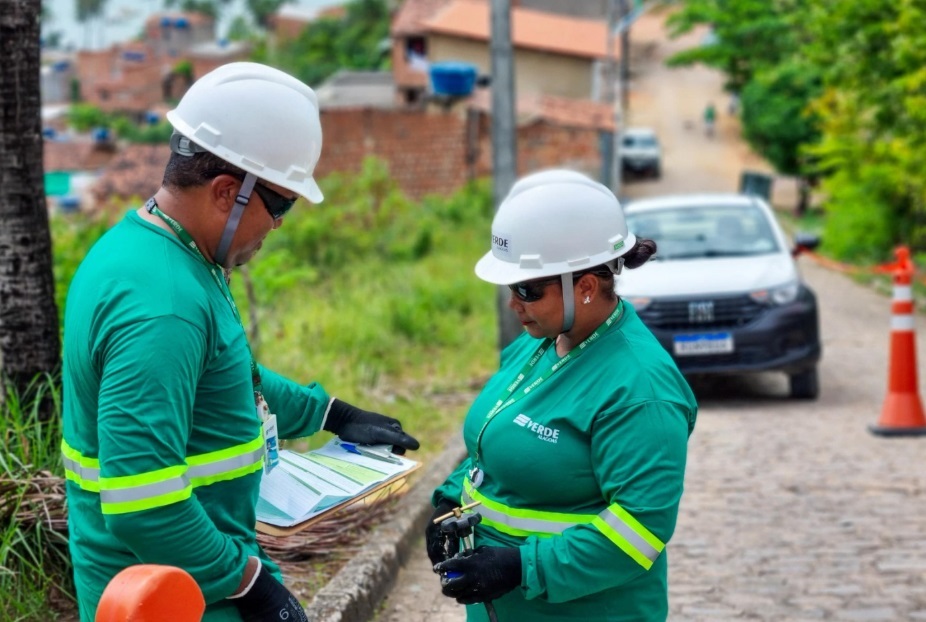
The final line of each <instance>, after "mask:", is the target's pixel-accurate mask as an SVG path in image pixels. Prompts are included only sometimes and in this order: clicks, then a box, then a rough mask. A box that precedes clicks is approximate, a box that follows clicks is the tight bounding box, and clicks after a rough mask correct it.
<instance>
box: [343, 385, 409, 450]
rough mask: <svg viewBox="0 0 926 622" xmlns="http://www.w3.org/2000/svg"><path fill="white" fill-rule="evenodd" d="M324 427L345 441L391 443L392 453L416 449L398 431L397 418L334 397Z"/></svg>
mask: <svg viewBox="0 0 926 622" xmlns="http://www.w3.org/2000/svg"><path fill="white" fill-rule="evenodd" d="M325 429H326V430H327V431H329V432H334V433H335V434H336V435H337V436H338V438H340V439H341V440H342V441H347V442H349V443H362V444H364V445H379V444H386V445H392V451H393V453H396V454H399V455H401V454H404V453H405V450H406V449H418V441H416V440H415V439H414V437H412V436H409V435H408V434H406V433H405V432H403V431H402V424H401V423H399V421H398V419H393V418H392V417H387V416H386V415H380V414H379V413H374V412H370V411H368V410H361V409H359V408H357V407H356V406H351V405H350V404H348V403H347V402H342V401H341V400H339V399H337V398H335V399H333V400H331V407H330V408H329V409H328V419H327V420H326V421H325Z"/></svg>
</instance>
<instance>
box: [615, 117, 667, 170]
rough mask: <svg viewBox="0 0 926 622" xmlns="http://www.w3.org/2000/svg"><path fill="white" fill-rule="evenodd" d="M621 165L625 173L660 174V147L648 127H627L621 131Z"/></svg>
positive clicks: (653, 132) (657, 139)
mask: <svg viewBox="0 0 926 622" xmlns="http://www.w3.org/2000/svg"><path fill="white" fill-rule="evenodd" d="M620 154H621V166H622V168H623V172H624V173H625V174H627V173H632V174H637V175H645V174H649V175H652V176H653V177H655V178H657V179H658V178H659V176H660V175H662V147H661V146H660V145H659V138H658V137H657V136H656V132H655V131H653V130H652V129H650V128H648V127H629V128H627V129H625V130H624V131H623V132H622V133H621V148H620Z"/></svg>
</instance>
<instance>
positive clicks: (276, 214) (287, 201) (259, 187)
mask: <svg viewBox="0 0 926 622" xmlns="http://www.w3.org/2000/svg"><path fill="white" fill-rule="evenodd" d="M254 192H256V193H257V196H259V197H260V200H261V201H263V202H264V207H266V208H267V211H268V212H269V213H270V216H271V217H272V218H273V219H274V220H279V219H280V218H283V216H285V215H286V212H288V211H289V210H291V209H292V208H293V205H294V204H295V203H296V199H298V198H299V197H298V196H295V197H292V198H289V197H284V196H283V195H282V194H280V193H279V192H277V191H276V190H273V189H272V188H268V187H267V186H264V185H263V184H254Z"/></svg>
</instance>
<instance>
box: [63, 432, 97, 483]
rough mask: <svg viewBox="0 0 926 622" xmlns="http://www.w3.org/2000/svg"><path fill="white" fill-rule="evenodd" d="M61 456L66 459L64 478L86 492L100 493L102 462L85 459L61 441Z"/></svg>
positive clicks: (94, 459)
mask: <svg viewBox="0 0 926 622" xmlns="http://www.w3.org/2000/svg"><path fill="white" fill-rule="evenodd" d="M61 454H62V456H63V457H64V477H65V479H69V480H71V481H72V482H74V483H75V484H77V485H78V486H80V487H81V488H83V489H84V490H87V491H89V492H100V461H99V460H97V459H96V458H85V457H84V456H82V455H80V452H79V451H77V450H76V449H74V448H72V447H71V446H70V445H68V444H67V443H66V442H65V441H64V439H61Z"/></svg>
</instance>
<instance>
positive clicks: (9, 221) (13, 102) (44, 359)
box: [0, 0, 61, 388]
mask: <svg viewBox="0 0 926 622" xmlns="http://www.w3.org/2000/svg"><path fill="white" fill-rule="evenodd" d="M41 8H42V7H41V1H40V0H0V59H2V62H0V370H2V372H3V374H4V375H5V376H7V377H8V378H10V379H11V380H13V382H14V384H15V385H17V386H18V387H20V388H25V387H26V386H27V384H28V383H29V381H30V380H31V379H32V378H33V377H34V376H35V375H36V374H39V373H42V372H55V371H57V369H58V366H59V364H60V361H61V341H60V335H59V326H58V309H57V308H56V306H55V284H54V277H53V275H52V258H51V236H50V234H49V229H48V210H47V207H46V203H45V188H44V183H43V168H42V131H41V130H42V121H41V94H40V91H39V15H40V13H41Z"/></svg>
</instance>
